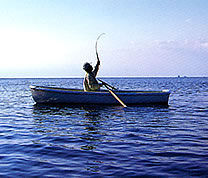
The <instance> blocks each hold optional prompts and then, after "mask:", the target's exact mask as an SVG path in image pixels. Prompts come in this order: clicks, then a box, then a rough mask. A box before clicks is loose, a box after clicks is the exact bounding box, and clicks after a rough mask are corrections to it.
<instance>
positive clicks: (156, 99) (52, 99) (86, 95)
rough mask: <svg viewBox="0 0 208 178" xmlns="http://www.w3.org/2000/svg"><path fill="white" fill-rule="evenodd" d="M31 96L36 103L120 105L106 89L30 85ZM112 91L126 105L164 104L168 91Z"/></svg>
mask: <svg viewBox="0 0 208 178" xmlns="http://www.w3.org/2000/svg"><path fill="white" fill-rule="evenodd" d="M30 88H31V92H32V97H33V99H34V101H35V102H36V103H48V104H58V103H59V104H99V105H100V104H101V105H120V103H119V102H118V101H117V100H116V99H115V98H114V97H113V96H112V95H111V94H110V93H109V91H108V90H101V91H95V92H84V91H83V90H76V89H64V88H54V87H42V86H30ZM114 93H115V94H116V95H117V96H118V97H119V98H120V99H121V100H122V101H123V102H124V103H125V104H126V105H138V104H164V105H168V100H169V95H170V92H169V91H168V90H163V91H122V90H116V91H115V90H114Z"/></svg>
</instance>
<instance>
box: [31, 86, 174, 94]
mask: <svg viewBox="0 0 208 178" xmlns="http://www.w3.org/2000/svg"><path fill="white" fill-rule="evenodd" d="M30 88H31V89H32V90H36V91H47V92H58V93H67V94H70V93H72V94H81V95H83V94H87V95H95V94H98V95H102V94H103V95H106V94H108V95H110V93H109V91H108V90H99V91H84V90H83V89H74V88H58V87H45V86H30ZM113 92H114V93H117V94H119V95H122V96H123V95H134V94H135V95H139V94H141V95H142V96H145V95H151V96H153V94H156V95H158V94H159V95H161V94H165V95H166V94H170V91H169V90H161V91H148V90H147V91H143V90H113Z"/></svg>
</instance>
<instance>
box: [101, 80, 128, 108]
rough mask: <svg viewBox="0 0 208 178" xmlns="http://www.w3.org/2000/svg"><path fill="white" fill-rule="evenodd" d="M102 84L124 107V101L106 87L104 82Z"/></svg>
mask: <svg viewBox="0 0 208 178" xmlns="http://www.w3.org/2000/svg"><path fill="white" fill-rule="evenodd" d="M104 86H105V87H106V88H107V89H108V91H109V92H110V93H111V95H113V97H114V98H115V99H116V100H117V101H118V102H119V103H120V104H121V105H122V106H123V107H124V108H126V107H127V106H126V105H125V104H124V102H123V101H122V100H121V99H120V98H119V97H118V96H117V95H116V94H115V93H114V92H113V91H112V90H111V89H110V88H109V87H108V85H106V84H104Z"/></svg>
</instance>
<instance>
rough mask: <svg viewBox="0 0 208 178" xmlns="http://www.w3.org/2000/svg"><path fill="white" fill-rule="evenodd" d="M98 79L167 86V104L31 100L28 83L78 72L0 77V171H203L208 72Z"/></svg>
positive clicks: (75, 84)
mask: <svg viewBox="0 0 208 178" xmlns="http://www.w3.org/2000/svg"><path fill="white" fill-rule="evenodd" d="M103 80H105V81H106V82H108V83H110V84H111V85H113V86H115V87H118V88H119V89H139V90H143V89H144V90H155V89H156V90H158V89H159V90H160V89H169V90H171V95H170V100H169V106H168V107H164V106H163V107H162V106H134V107H127V108H123V107H121V106H73V105H69V106H67V105H65V106H48V105H36V104H35V102H34V101H33V99H32V96H31V92H30V89H29V86H30V85H43V86H57V87H66V88H67V87H68V88H80V87H82V79H73V78H69V79H66V78H65V79H0V177H79V176H84V177H106V176H112V177H131V176H153V177H154V176H157V177H190V176H204V177H205V176H207V175H208V78H189V77H187V78H103Z"/></svg>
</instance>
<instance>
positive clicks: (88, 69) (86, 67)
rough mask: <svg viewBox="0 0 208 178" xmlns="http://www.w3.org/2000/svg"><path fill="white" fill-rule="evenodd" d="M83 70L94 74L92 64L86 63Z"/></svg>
mask: <svg viewBox="0 0 208 178" xmlns="http://www.w3.org/2000/svg"><path fill="white" fill-rule="evenodd" d="M83 69H84V70H85V71H86V72H88V73H90V72H92V70H93V67H92V66H91V65H90V63H88V62H86V63H85V64H84V65H83Z"/></svg>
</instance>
